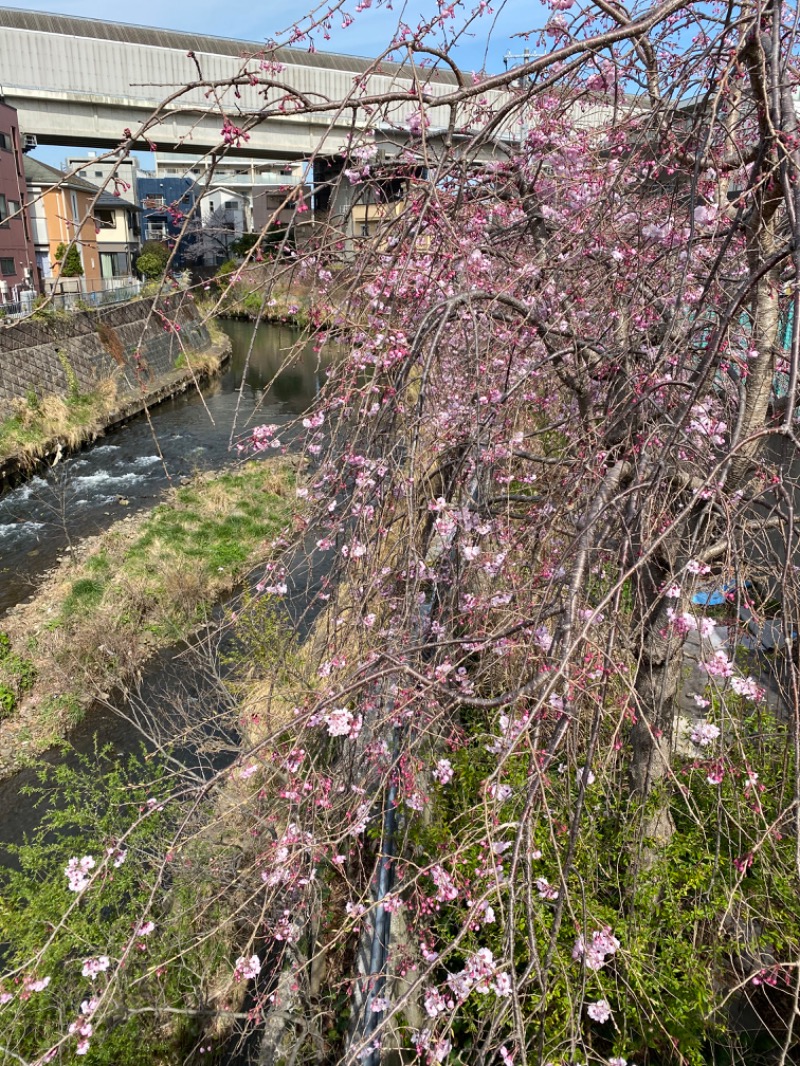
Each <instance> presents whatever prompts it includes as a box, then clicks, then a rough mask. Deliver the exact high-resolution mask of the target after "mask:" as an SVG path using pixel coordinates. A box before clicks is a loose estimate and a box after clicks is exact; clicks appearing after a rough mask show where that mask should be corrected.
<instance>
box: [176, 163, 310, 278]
mask: <svg viewBox="0 0 800 1066" xmlns="http://www.w3.org/2000/svg"><path fill="white" fill-rule="evenodd" d="M155 158H156V171H157V173H158V174H159V175H164V176H168V175H169V176H173V177H174V176H178V175H182V176H184V177H186V178H189V179H190V180H193V181H194V182H196V187H197V194H198V198H199V199H200V208H199V210H200V215H201V222H202V225H203V227H204V229H205V230H206V232H205V235H204V236H203V238H202V246H203V255H202V256H201V257H199V258H202V259H203V260H204V261H205V262H206V265H209V266H213V265H218V264H219V263H220V262H222V260H223V259H226V258H228V254H227V253H226V251H225V247H226V246H227V245H228V244H230V242H231V241H232V240H235V239H236V238H237V237H239V236H241V235H242V234H243V233H260V232H261V230H262V229H264V227H265V226H267V225H268V224H269V223H275V224H277V225H279V226H284V227H285V226H288V225H297V224H298V223H304V222H310V220H311V214H310V212H308V213H306V212H302V213H300V214H299V215H298V213H297V211H296V205H297V203H298V202H303V203H304V204H305V205H306V206H308V205H310V203H311V184H310V182H308V181H307V171H308V169H309V168H308V165H307V164H306V163H303V162H289V161H283V162H280V161H278V162H269V161H266V160H263V159H250V158H241V157H238V156H226V157H224V158H222V159H216V160H212V159H211V158H210V157H203V158H200V159H198V158H197V157H192V156H181V155H177V154H171V153H164V152H157V153H156V157H155Z"/></svg>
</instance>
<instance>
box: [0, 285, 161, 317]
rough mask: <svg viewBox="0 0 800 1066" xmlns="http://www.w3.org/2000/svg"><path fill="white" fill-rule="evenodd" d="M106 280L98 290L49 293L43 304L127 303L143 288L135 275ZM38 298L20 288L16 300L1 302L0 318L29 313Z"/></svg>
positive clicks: (74, 307)
mask: <svg viewBox="0 0 800 1066" xmlns="http://www.w3.org/2000/svg"><path fill="white" fill-rule="evenodd" d="M105 284H106V285H108V288H104V289H102V290H101V291H100V292H59V293H52V294H51V295H49V296H48V300H47V305H46V306H47V307H52V308H53V309H54V310H56V311H85V310H87V309H88V308H91V307H109V306H110V305H111V304H121V303H127V301H128V300H135V299H136V297H137V296H138V295H139V293H140V292H141V290H142V283H141V281H137V280H136V279H135V278H113V279H110V280H109V281H108V282H106V283H105ZM38 298H39V297H38V296H37V294H36V293H35V292H22V293H20V299H19V300H17V301H16V302H14V303H6V304H0V319H2V320H5V321H8V320H10V319H11V320H13V319H17V318H24V317H25V316H26V315H30V314H32V313H33V311H34V309H35V308H34V304H35V302H36V300H37V299H38Z"/></svg>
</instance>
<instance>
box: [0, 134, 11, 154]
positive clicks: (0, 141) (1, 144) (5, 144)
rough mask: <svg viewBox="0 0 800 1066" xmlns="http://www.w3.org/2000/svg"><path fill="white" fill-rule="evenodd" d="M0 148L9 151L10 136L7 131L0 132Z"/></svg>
mask: <svg viewBox="0 0 800 1066" xmlns="http://www.w3.org/2000/svg"><path fill="white" fill-rule="evenodd" d="M0 148H3V149H4V150H5V151H6V152H10V151H11V149H12V144H11V138H10V137H9V135H8V134H7V133H0Z"/></svg>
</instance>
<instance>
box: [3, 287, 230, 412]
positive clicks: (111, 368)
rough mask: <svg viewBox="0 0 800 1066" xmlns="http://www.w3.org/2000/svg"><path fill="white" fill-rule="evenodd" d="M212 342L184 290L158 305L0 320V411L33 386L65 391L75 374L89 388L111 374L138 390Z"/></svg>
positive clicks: (82, 386)
mask: <svg viewBox="0 0 800 1066" xmlns="http://www.w3.org/2000/svg"><path fill="white" fill-rule="evenodd" d="M174 324H176V325H177V326H178V327H179V329H175V325H174ZM210 344H211V340H210V337H209V335H208V331H207V330H206V328H205V326H203V325H201V323H200V321H199V317H198V314H197V310H196V308H195V306H194V303H193V301H192V300H191V299H190V298H189V297H187V296H184V295H182V294H181V295H178V296H174V297H171V298H170V299H169V301H159V303H158V304H157V305H154V301H153V300H135V301H133V302H132V303H127V304H119V305H118V306H116V307H109V308H100V309H98V310H96V311H78V312H74V313H71V314H69V315H67V316H56V317H53V318H52V319H41V320H40V319H34V318H28V319H24V320H22V321H21V322H17V323H14V324H13V325H9V326H5V327H0V418H3V417H6V416H7V415H8V414H10V413H11V411H10V404H11V401H12V400H17V399H22V400H24V399H25V398H26V397H27V396H28V395H30V394H31V393H33V392H35V393H36V395H37V396H39V397H42V396H45V395H47V394H48V393H50V394H56V395H66V394H67V393H68V392H69V389H70V379H72V380H73V381H74V382H75V383H76V384H77V387H78V388H79V389H80V391H81V392H90V391H91V389H92V388H93V387H94V385H95V384H96V383H97V382H98V381H99V380H100V379H102V378H106V377H110V376H113V377H116V378H117V382H118V388H119V389H120V391H121V392H126V391H130V392H136V393H138V392H140V391H141V388H142V385H144V386H145V387H149V386H151V385H152V384H153V383H154V382H156V380H157V379H158V378H160V377H162V376H163V375H164V374H166V373H168V372H169V371H170V370H172V369H174V367H175V363H176V361H177V360H178V358H179V356H180V355H181V354H182V352H183V351H184V350H187V351H192V352H202V351H204V350H205V349H207V348H208V347H209V346H210Z"/></svg>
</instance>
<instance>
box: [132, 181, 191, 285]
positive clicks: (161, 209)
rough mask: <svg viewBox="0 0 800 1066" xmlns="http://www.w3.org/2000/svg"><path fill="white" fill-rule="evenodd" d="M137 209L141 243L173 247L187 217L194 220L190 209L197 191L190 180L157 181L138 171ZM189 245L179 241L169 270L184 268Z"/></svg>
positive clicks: (187, 241) (189, 243) (189, 241)
mask: <svg viewBox="0 0 800 1066" xmlns="http://www.w3.org/2000/svg"><path fill="white" fill-rule="evenodd" d="M136 188H137V192H138V196H139V205H140V207H141V209H142V234H141V235H142V238H143V240H145V241H162V242H164V243H167V244H170V245H172V244H174V242H175V239H176V238H177V237H178V235H179V234H180V232H181V230H182V229H183V225H184V222H185V221H186V218H187V217H190V225H191V219H194V217H195V214H196V212H195V210H194V205H195V203H196V202H197V195H198V190H197V187H196V185H195V182H194V180H193V179H191V178H186V177H183V178H180V177H158V176H157V175H155V174H150V173H147V172H144V171H141V172H140V173H139V175H138V177H137V179H136ZM191 243H192V239H191V237H190V238H189V240H183V241H181V243H180V245H179V246H178V249H177V252H176V254H175V259H174V260H173V267H174V268H175V269H178V270H181V269H183V267H185V266H186V263H187V261H188V260H187V258H186V253H187V250H188V248H189V246H190V245H191Z"/></svg>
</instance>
